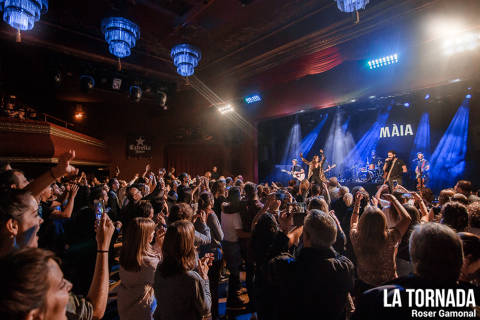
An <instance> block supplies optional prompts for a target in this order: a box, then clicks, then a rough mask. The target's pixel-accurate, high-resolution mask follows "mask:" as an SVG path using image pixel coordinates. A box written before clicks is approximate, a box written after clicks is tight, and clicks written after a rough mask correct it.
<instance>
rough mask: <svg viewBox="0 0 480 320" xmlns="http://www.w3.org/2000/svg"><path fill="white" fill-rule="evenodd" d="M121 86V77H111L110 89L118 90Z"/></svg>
mask: <svg viewBox="0 0 480 320" xmlns="http://www.w3.org/2000/svg"><path fill="white" fill-rule="evenodd" d="M121 87H122V79H119V78H113V81H112V89H113V90H120V88H121Z"/></svg>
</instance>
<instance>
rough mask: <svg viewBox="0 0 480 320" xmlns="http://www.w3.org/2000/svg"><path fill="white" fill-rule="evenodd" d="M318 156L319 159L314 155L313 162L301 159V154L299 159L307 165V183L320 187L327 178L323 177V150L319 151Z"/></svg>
mask: <svg viewBox="0 0 480 320" xmlns="http://www.w3.org/2000/svg"><path fill="white" fill-rule="evenodd" d="M320 156H321V158H320V157H319V156H317V155H314V156H313V160H312V161H308V160H307V159H305V158H304V157H303V153H300V158H301V159H302V161H303V162H304V163H305V164H307V165H308V176H307V179H308V181H310V182H313V183H316V184H319V185H321V184H322V183H323V182H327V178H326V177H325V172H324V170H323V164H324V163H325V155H324V154H323V149H320Z"/></svg>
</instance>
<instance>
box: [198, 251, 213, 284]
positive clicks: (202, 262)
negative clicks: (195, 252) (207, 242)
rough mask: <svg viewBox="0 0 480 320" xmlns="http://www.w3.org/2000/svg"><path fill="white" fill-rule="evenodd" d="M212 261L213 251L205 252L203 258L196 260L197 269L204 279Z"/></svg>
mask: <svg viewBox="0 0 480 320" xmlns="http://www.w3.org/2000/svg"><path fill="white" fill-rule="evenodd" d="M212 261H213V253H206V254H205V256H204V257H203V258H201V259H199V260H198V266H197V271H198V274H199V275H200V276H201V277H202V278H203V279H204V280H208V269H209V266H211V265H212Z"/></svg>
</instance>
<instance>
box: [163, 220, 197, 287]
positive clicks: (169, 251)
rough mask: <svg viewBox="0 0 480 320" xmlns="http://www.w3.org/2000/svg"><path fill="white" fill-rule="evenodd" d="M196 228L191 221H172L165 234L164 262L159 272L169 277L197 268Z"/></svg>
mask: <svg viewBox="0 0 480 320" xmlns="http://www.w3.org/2000/svg"><path fill="white" fill-rule="evenodd" d="M194 240H195V228H194V227H193V224H192V223H191V222H190V221H187V220H179V221H176V222H174V223H172V224H171V225H170V226H169V227H168V229H167V233H166V234H165V240H164V241H163V246H162V253H163V262H162V264H161V265H160V266H159V267H158V269H157V273H158V274H160V275H161V276H162V277H164V278H167V277H170V276H173V275H176V274H180V273H185V272H187V271H189V270H192V269H193V268H195V264H196V257H197V255H196V251H195V245H194Z"/></svg>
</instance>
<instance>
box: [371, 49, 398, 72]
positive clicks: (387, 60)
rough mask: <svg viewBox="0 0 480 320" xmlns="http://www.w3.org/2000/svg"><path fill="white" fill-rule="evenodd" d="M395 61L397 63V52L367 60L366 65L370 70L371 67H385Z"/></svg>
mask: <svg viewBox="0 0 480 320" xmlns="http://www.w3.org/2000/svg"><path fill="white" fill-rule="evenodd" d="M395 63H398V54H397V53H395V54H392V55H389V56H385V57H382V58H378V59H372V60H369V61H368V67H369V68H370V70H372V69H378V68H381V67H385V66H387V65H391V64H395Z"/></svg>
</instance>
